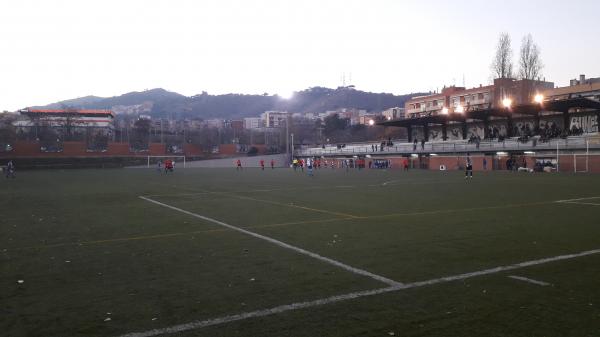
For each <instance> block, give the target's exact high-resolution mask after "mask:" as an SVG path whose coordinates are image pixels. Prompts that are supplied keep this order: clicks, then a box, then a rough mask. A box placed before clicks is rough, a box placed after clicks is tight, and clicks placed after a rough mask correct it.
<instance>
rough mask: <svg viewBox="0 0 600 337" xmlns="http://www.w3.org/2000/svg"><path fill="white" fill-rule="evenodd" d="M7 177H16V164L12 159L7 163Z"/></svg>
mask: <svg viewBox="0 0 600 337" xmlns="http://www.w3.org/2000/svg"><path fill="white" fill-rule="evenodd" d="M6 178H7V179H8V178H13V179H14V178H15V164H13V162H12V160H9V161H8V164H6Z"/></svg>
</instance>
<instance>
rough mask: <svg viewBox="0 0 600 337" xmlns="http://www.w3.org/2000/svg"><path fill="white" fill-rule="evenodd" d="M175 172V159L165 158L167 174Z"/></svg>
mask: <svg viewBox="0 0 600 337" xmlns="http://www.w3.org/2000/svg"><path fill="white" fill-rule="evenodd" d="M169 172H173V161H172V160H171V159H167V160H165V174H167V173H169Z"/></svg>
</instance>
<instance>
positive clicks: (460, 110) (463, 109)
mask: <svg viewBox="0 0 600 337" xmlns="http://www.w3.org/2000/svg"><path fill="white" fill-rule="evenodd" d="M454 112H457V113H459V114H461V113H463V112H465V108H464V107H463V106H462V105H458V106H456V108H454Z"/></svg>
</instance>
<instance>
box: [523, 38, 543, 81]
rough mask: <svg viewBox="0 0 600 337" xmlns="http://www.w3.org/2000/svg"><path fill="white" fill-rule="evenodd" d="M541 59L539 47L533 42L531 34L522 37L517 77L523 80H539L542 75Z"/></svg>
mask: <svg viewBox="0 0 600 337" xmlns="http://www.w3.org/2000/svg"><path fill="white" fill-rule="evenodd" d="M543 67H544V65H543V64H542V60H541V58H540V49H539V47H538V46H537V45H536V44H535V43H534V42H533V38H532V37H531V34H527V35H526V36H525V37H523V42H521V53H520V55H519V78H521V79H524V80H539V79H540V78H541V77H542V68H543Z"/></svg>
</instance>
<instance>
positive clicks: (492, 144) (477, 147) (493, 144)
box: [294, 136, 600, 156]
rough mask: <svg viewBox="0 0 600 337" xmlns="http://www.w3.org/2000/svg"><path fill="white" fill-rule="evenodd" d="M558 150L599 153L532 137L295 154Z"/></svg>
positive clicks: (577, 141)
mask: <svg viewBox="0 0 600 337" xmlns="http://www.w3.org/2000/svg"><path fill="white" fill-rule="evenodd" d="M557 148H558V149H559V150H586V149H588V148H589V149H590V150H600V142H598V141H590V139H588V138H587V137H584V136H582V137H568V138H566V139H552V140H549V141H547V142H541V141H540V140H539V139H536V138H533V139H530V140H529V141H527V142H522V141H519V140H518V139H517V138H509V139H506V140H504V141H501V142H499V141H481V142H480V143H479V144H477V143H469V142H468V141H466V140H458V141H446V142H428V143H425V144H424V145H421V143H418V144H416V145H415V144H413V143H399V144H395V145H392V146H384V147H383V148H381V146H380V145H379V144H375V143H364V144H352V145H347V146H345V147H343V148H339V149H338V148H334V147H326V148H325V149H323V148H308V149H299V150H296V151H295V152H294V154H295V155H298V156H338V155H342V156H348V155H367V154H370V155H378V154H413V153H414V154H431V153H436V154H437V153H460V152H500V151H553V150H554V151H555V150H556V149H557Z"/></svg>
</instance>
